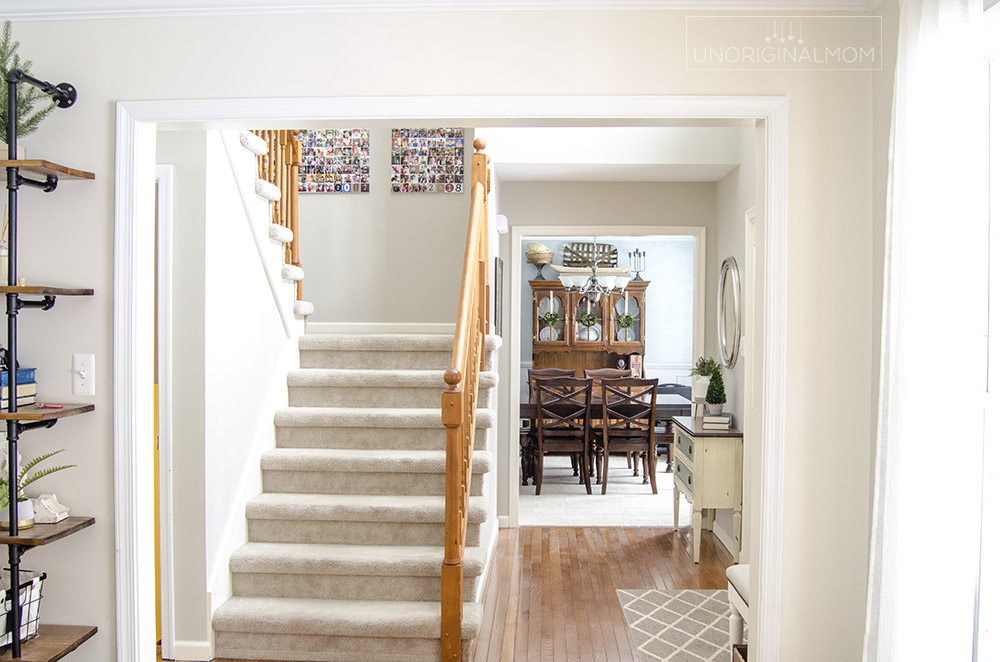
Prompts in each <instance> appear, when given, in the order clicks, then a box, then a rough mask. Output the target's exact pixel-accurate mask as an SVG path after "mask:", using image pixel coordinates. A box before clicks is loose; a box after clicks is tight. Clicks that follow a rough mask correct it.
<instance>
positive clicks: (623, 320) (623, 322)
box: [618, 313, 635, 329]
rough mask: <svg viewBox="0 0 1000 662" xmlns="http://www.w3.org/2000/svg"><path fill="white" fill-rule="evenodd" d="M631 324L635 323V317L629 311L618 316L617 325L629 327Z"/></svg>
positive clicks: (624, 327)
mask: <svg viewBox="0 0 1000 662" xmlns="http://www.w3.org/2000/svg"><path fill="white" fill-rule="evenodd" d="M633 324H635V318H634V317H632V315H630V314H629V313H622V314H621V315H619V316H618V326H620V327H621V328H623V329H631V328H632V325H633Z"/></svg>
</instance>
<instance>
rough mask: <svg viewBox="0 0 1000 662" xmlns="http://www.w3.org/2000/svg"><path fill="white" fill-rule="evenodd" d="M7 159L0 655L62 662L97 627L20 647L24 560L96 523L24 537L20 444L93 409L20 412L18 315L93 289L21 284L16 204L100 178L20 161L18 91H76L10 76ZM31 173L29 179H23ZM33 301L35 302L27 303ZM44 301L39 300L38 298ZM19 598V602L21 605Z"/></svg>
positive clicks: (54, 629) (68, 524)
mask: <svg viewBox="0 0 1000 662" xmlns="http://www.w3.org/2000/svg"><path fill="white" fill-rule="evenodd" d="M5 82H6V84H7V126H6V138H7V160H3V161H0V167H4V168H6V169H7V209H8V218H9V221H8V225H7V284H6V286H2V287H0V294H3V295H4V297H5V299H6V304H7V305H6V313H7V366H6V372H7V385H8V387H7V392H8V398H7V401H8V405H7V409H6V410H5V411H2V412H0V420H4V421H5V422H6V425H7V457H8V459H9V461H8V462H7V468H8V474H7V485H8V494H9V498H8V505H7V508H8V516H9V520H8V522H9V525H10V529H9V531H7V532H5V533H4V534H0V544H5V545H7V550H8V563H9V568H8V571H9V573H10V586H11V588H10V594H11V597H9V598H8V600H9V603H10V604H11V611H10V612H9V613H8V614H7V616H6V618H7V631H8V632H10V633H11V635H12V636H11V643H10V647H9V649H8V650H7V651H6V652H5V653H4V654H3V655H0V660H25V661H27V660H30V661H32V662H34V661H43V660H44V661H46V662H51V661H53V660H58V659H61V658H62V657H63V656H65V655H66V654H67V653H69V652H70V651H72V650H75V649H76V648H77V647H78V646H79V645H80V644H82V643H83V642H84V641H86V640H87V639H90V638H91V637H93V636H94V634H96V633H97V628H96V627H91V626H62V625H42V626H39V627H38V631H37V637H36V638H34V639H32V640H30V641H26V642H23V643H22V641H21V636H20V635H21V625H22V623H21V620H22V614H21V608H20V607H21V605H20V602H21V598H20V573H21V556H22V555H23V554H24V553H25V552H26V551H27V550H29V549H32V548H33V547H37V546H39V545H45V544H48V543H50V542H55V541H56V540H60V539H62V538H65V537H66V536H69V535H72V534H73V533H76V532H77V531H80V530H81V529H84V528H87V527H89V526H92V525H93V524H94V518H92V517H70V518H67V519H65V520H63V521H61V522H58V523H56V524H36V525H34V526H32V527H30V529H25V530H23V531H19V530H18V515H17V511H18V507H17V503H18V502H17V492H18V490H17V482H18V481H17V478H18V476H17V473H18V463H17V461H16V458H17V444H18V440H19V439H20V437H21V434H22V433H23V432H26V431H28V430H34V429H39V428H50V427H52V426H53V425H55V424H56V423H57V422H58V421H59V420H60V419H62V418H65V417H68V416H74V415H77V414H83V413H86V412H89V411H93V410H94V406H93V405H89V404H83V405H82V404H67V405H63V406H62V407H61V408H52V406H51V405H50V406H49V407H39V406H37V405H36V406H30V407H18V406H17V351H18V343H17V340H18V339H17V316H18V314H19V313H20V311H21V310H22V309H25V308H29V309H30V308H37V309H40V310H49V309H51V308H52V307H53V306H54V305H55V303H56V297H57V296H87V295H92V294H93V293H94V291H93V290H91V289H73V288H62V287H47V286H41V285H23V284H22V285H19V284H18V277H17V229H18V207H17V198H18V193H19V192H20V189H21V187H25V186H26V187H28V188H36V189H39V190H41V191H43V192H45V193H51V192H52V191H55V190H56V187H57V186H58V184H59V180H60V178H63V179H66V178H69V179H94V175H93V173H90V172H86V171H82V170H75V169H73V168H68V167H66V166H61V165H58V164H55V163H51V162H49V161H41V160H18V159H17V124H18V116H17V115H18V113H17V98H18V87H19V86H20V85H22V84H27V85H32V86H34V87H36V88H38V89H39V90H41V91H42V92H44V93H45V94H47V95H49V96H50V97H51V98H52V100H53V102H55V105H56V106H57V107H59V108H69V107H70V106H72V105H73V104H74V103H75V102H76V89H75V88H74V87H73V86H72V85H70V84H69V83H60V84H58V85H53V84H52V83H49V82H46V81H44V80H40V79H38V78H35V77H33V76H30V75H28V74H26V73H24V72H23V71H21V70H19V69H12V70H11V71H9V72H8V73H7V79H6V81H5ZM25 174H27V175H29V176H25ZM24 297H32V298H24ZM37 297H41V298H37ZM13 596H17V597H16V598H15V597H13Z"/></svg>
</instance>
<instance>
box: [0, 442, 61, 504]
mask: <svg viewBox="0 0 1000 662" xmlns="http://www.w3.org/2000/svg"><path fill="white" fill-rule="evenodd" d="M63 450H64V449H60V450H57V451H52V452H51V453H44V454H42V455H39V456H38V457H36V458H33V459H31V460H29V461H28V463H27V464H25V465H24V466H23V467H21V470H20V471H18V473H17V500H18V501H25V500H27V498H28V497H26V496H25V495H24V488H26V487H27V486H28V485H31V484H32V483H34V482H35V481H36V480H38V479H39V478H45V477H46V476H48V475H50V474H54V473H55V472H57V471H62V470H63V469H69V468H70V467H75V466H76V465H75V464H61V465H59V466H56V467H49V468H47V469H39V470H38V471H36V472H35V473H33V474H31V475H30V476H29V475H28V472H30V471H31V470H32V469H34V468H35V467H37V466H38V465H39V464H41V463H42V462H44V461H45V460H47V459H49V458H50V457H52V456H53V455H57V454H59V453H62V452H63ZM8 503H10V485H9V484H8V482H7V472H6V471H5V472H4V474H3V476H0V508H5V507H6V506H7V504H8Z"/></svg>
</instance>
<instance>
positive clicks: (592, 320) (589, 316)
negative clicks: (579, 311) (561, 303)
mask: <svg viewBox="0 0 1000 662" xmlns="http://www.w3.org/2000/svg"><path fill="white" fill-rule="evenodd" d="M580 324H583V325H584V326H585V327H587V328H588V329H589V328H590V327H592V326H594V325H595V324H597V315H595V314H594V313H584V314H583V315H580Z"/></svg>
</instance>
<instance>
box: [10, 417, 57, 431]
mask: <svg viewBox="0 0 1000 662" xmlns="http://www.w3.org/2000/svg"><path fill="white" fill-rule="evenodd" d="M58 422H59V419H58V418H52V419H49V420H47V421H31V422H30V423H18V425H17V431H18V433H21V432H24V431H25V430H37V429H38V428H50V427H52V426H53V425H55V424H56V423H58Z"/></svg>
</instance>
